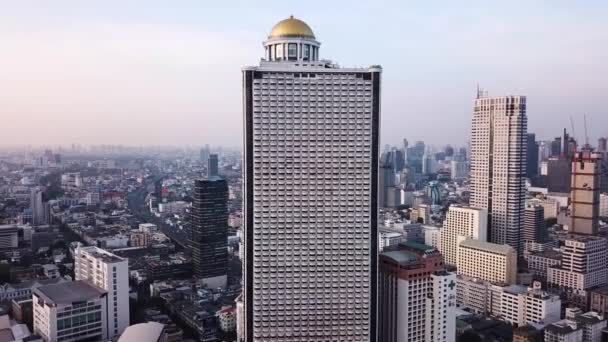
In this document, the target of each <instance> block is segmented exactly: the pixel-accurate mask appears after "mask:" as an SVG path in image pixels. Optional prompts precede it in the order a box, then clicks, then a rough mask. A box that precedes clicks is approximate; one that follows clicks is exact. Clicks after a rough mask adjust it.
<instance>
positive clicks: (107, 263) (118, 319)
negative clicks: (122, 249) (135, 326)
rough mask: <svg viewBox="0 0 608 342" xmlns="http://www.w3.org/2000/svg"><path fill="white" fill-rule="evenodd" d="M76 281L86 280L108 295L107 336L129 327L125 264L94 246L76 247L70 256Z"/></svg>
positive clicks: (126, 267) (114, 334)
mask: <svg viewBox="0 0 608 342" xmlns="http://www.w3.org/2000/svg"><path fill="white" fill-rule="evenodd" d="M74 261H75V270H74V274H75V277H76V280H88V281H89V282H90V283H91V284H93V285H96V286H98V287H100V288H102V289H104V290H106V291H107V292H108V305H107V308H108V315H107V317H108V337H113V336H118V335H119V334H122V332H123V331H124V330H125V329H126V328H127V327H128V326H129V262H128V260H127V259H124V258H120V257H118V256H116V255H114V254H112V253H110V252H108V251H105V250H103V249H101V248H97V247H79V248H78V249H76V255H75V256H74Z"/></svg>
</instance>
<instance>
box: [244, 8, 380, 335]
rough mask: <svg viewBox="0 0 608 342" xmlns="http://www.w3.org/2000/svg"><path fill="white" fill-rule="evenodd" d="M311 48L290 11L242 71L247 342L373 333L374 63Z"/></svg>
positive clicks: (307, 31) (311, 39) (311, 40)
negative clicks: (350, 61) (340, 62)
mask: <svg viewBox="0 0 608 342" xmlns="http://www.w3.org/2000/svg"><path fill="white" fill-rule="evenodd" d="M319 47H320V43H319V42H318V41H317V40H316V38H315V35H314V33H313V32H312V30H311V28H310V27H309V26H308V25H307V24H306V23H304V22H303V21H301V20H298V19H296V18H293V17H290V18H288V19H285V20H283V21H281V22H279V23H278V24H277V25H275V26H274V27H273V29H272V31H271V33H270V35H269V36H268V39H267V40H266V41H265V42H264V58H263V59H262V60H261V62H260V65H259V66H251V67H244V68H243V70H242V75H243V104H244V106H243V109H244V115H243V118H244V125H243V126H244V174H245V177H244V194H243V197H244V210H243V217H244V231H245V239H244V242H245V262H244V265H245V267H244V284H243V289H244V293H243V294H244V304H245V308H244V312H245V327H246V329H245V341H247V342H253V341H254V340H255V341H269V342H272V341H285V340H289V341H294V342H298V341H302V342H304V341H305V342H314V341H327V340H329V339H331V340H340V341H353V342H358V341H370V340H373V339H374V338H375V336H373V335H375V334H376V330H375V328H374V327H375V326H376V322H375V320H376V311H377V308H376V305H377V302H376V291H377V285H376V278H377V275H376V272H377V254H378V253H377V252H378V251H377V247H378V231H377V226H378V225H377V216H378V215H377V208H378V199H377V196H376V195H377V193H378V178H377V177H378V174H377V172H376V170H377V167H378V160H379V158H378V152H379V147H378V143H379V119H380V117H379V115H380V75H381V71H382V69H381V68H380V67H379V66H372V67H369V68H340V67H338V66H337V65H335V64H333V63H331V62H329V61H327V60H320V58H319ZM342 168H347V169H348V170H349V171H348V176H347V177H345V176H344V172H341V171H340V170H341V169H342ZM330 285H331V286H332V293H333V295H331V296H328V295H327V293H328V292H327V286H330ZM321 298H323V299H322V300H321ZM311 300H312V301H314V303H313V302H311Z"/></svg>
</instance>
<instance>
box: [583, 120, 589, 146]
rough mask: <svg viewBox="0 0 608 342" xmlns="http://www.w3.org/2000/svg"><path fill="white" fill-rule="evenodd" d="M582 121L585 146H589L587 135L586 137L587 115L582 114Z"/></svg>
mask: <svg viewBox="0 0 608 342" xmlns="http://www.w3.org/2000/svg"><path fill="white" fill-rule="evenodd" d="M583 120H585V146H589V135H587V114H583Z"/></svg>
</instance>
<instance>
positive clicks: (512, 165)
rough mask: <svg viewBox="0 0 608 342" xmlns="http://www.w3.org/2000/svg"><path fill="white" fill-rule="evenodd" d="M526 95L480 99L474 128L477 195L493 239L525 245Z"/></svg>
mask: <svg viewBox="0 0 608 342" xmlns="http://www.w3.org/2000/svg"><path fill="white" fill-rule="evenodd" d="M527 122H528V118H527V116H526V97H525V96H501V97H487V96H485V94H483V93H482V92H479V93H478V95H477V98H476V99H475V108H474V112H473V122H472V128H471V144H470V146H471V161H470V162H471V185H470V188H471V199H470V204H471V206H473V207H476V208H484V209H487V210H488V215H489V216H488V217H489V219H490V221H489V222H488V241H490V242H492V243H496V244H508V245H510V246H511V247H513V248H514V249H515V250H519V249H520V248H523V247H521V246H520V231H521V225H522V219H523V211H524V205H525V196H526V187H525V185H526V184H525V183H526V177H525V174H526V142H527Z"/></svg>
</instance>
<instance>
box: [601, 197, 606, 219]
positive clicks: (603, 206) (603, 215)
mask: <svg viewBox="0 0 608 342" xmlns="http://www.w3.org/2000/svg"><path fill="white" fill-rule="evenodd" d="M600 216H602V217H608V194H600Z"/></svg>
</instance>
